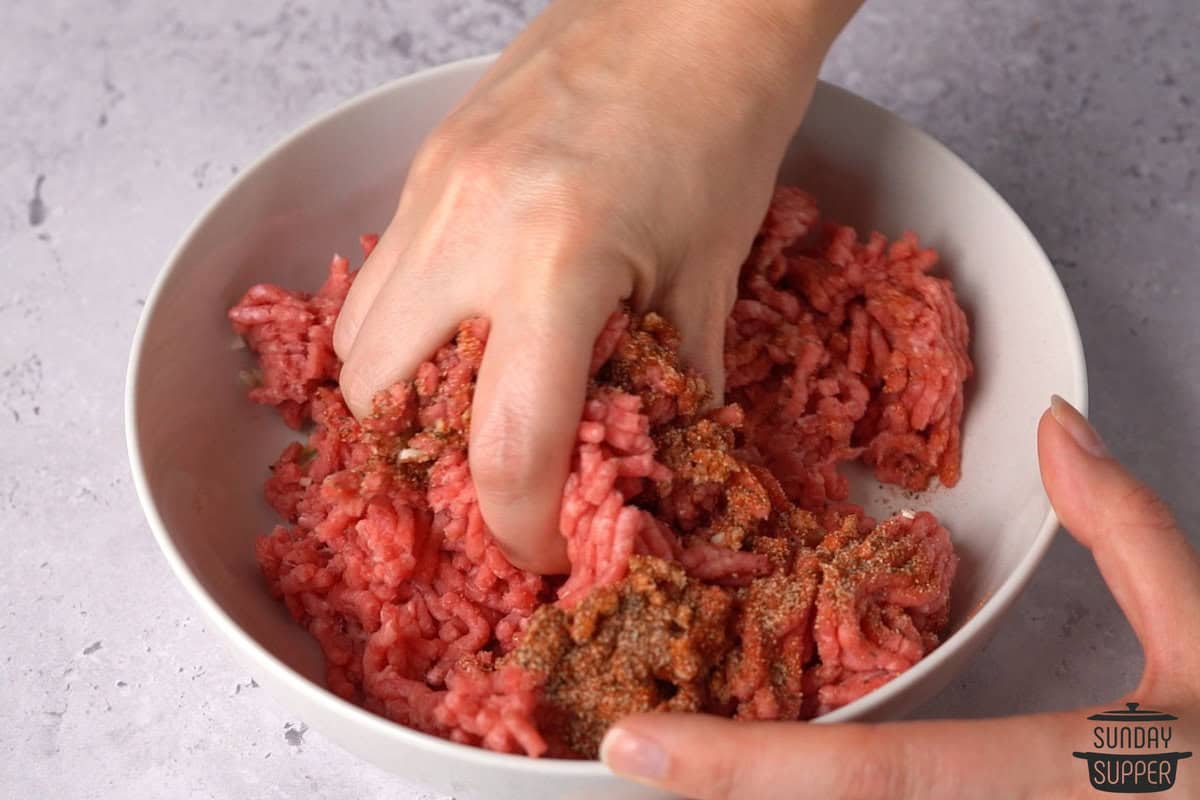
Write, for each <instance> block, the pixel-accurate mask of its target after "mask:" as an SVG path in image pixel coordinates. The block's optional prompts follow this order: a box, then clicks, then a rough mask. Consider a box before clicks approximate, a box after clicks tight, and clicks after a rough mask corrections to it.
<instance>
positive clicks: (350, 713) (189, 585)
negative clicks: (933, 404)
mask: <svg viewBox="0 0 1200 800" xmlns="http://www.w3.org/2000/svg"><path fill="white" fill-rule="evenodd" d="M496 57H497V56H496V54H487V55H481V56H476V57H473V58H467V59H461V60H458V61H452V62H448V63H445V64H441V65H439V66H436V67H432V68H429V69H424V70H419V71H417V72H414V73H411V74H409V75H406V76H403V77H400V78H397V79H395V80H392V81H388V82H387V83H384V84H382V85H381V86H378V87H376V88H374V89H371V90H368V91H366V92H363V93H361V94H358V95H356V96H354V97H352V98H351V99H349V100H347V101H345V102H343V103H341V104H339V105H337V106H336V107H334V108H333V109H331V110H329V111H326V112H324V113H321V114H319V115H317V116H316V117H314V118H312V119H310V120H309V121H308V122H306V123H305V124H303V125H302V126H300V127H299V128H298V129H297V130H295V131H294V132H292V133H291V134H289V135H287V136H286V137H284V138H283V139H281V140H280V141H278V142H277V143H276V144H275V145H273V146H272V147H271V148H270V149H269V150H267V152H266V153H265V154H264V155H262V156H261V157H259V158H258V159H256V160H255V162H254V163H253V164H252V165H251V166H250V167H249V168H248V169H245V170H243V171H242V172H241V174H240V175H238V176H237V177H236V178H235V179H234V180H233V181H232V182H231V183H230V184H229V185H228V186H227V187H226V188H225V189H224V190H223V191H222V192H221V193H220V194H219V195H218V196H217V197H216V198H215V199H214V200H213V201H212V202H211V203H210V204H209V205H208V206H207V208H205V210H204V212H203V213H202V214H200V216H199V217H198V218H197V219H196V221H195V222H193V223H192V224H191V225H190V226H189V227H188V229H187V231H186V232H185V234H184V235H183V237H182V239H180V241H179V243H178V244H177V245H176V246H175V247H174V249H173V250H172V251H171V254H170V256H169V257H168V258H167V261H166V263H165V265H164V267H163V268H162V270H161V271H160V272H159V274H158V276H157V277H156V278H155V280H154V283H153V286H152V288H151V289H150V292H149V294H148V295H147V298H146V304H145V307H144V308H143V309H142V312H141V315H140V317H139V319H138V324H137V327H136V329H135V331H134V334H133V340H132V343H131V348H130V354H129V362H128V369H127V373H126V383H125V438H126V447H127V450H128V456H129V464H130V471H131V473H132V477H133V484H134V487H135V490H136V492H137V496H138V500H139V502H140V503H141V506H142V510H143V512H144V514H145V516H146V520H147V522H148V523H149V525H150V529H151V531H152V533H153V534H154V538H155V539H156V541H157V542H158V546H159V548H160V549H161V550H162V553H163V555H164V557H165V558H166V560H167V563H168V564H170V566H171V570H172V572H174V574H175V577H176V578H177V579H178V580H179V581H180V583H182V584H183V586H184V588H185V589H186V590H187V592H188V594H189V595H191V597H192V599H193V600H194V601H195V602H196V603H197V605H199V607H200V609H201V610H202V611H203V612H204V613H205V615H206V616H207V617H208V619H209V621H210V622H211V623H212V625H213V626H214V627H215V628H216V629H218V630H219V631H220V632H221V633H222V634H224V636H225V637H226V639H227V640H228V641H229V642H230V643H232V644H233V645H234V646H236V647H237V648H238V649H239V650H240V651H241V652H243V653H244V654H245V655H246V656H247V657H248V658H249V659H250V660H251V661H252V662H253V663H254V664H255V665H256V666H257V668H258V669H260V670H262V671H263V672H268V673H270V676H271V679H272V680H273V681H274V682H275V683H276V684H277V685H280V686H283V687H285V688H287V689H289V690H291V691H293V692H296V693H298V694H300V695H302V696H304V697H305V698H307V700H308V701H309V702H311V703H314V704H316V705H318V706H320V707H321V710H322V712H323V713H324V714H326V715H329V716H334V717H340V718H341V719H342V720H343V721H344V722H345V723H346V724H348V725H350V726H353V727H356V728H360V729H363V730H364V732H367V733H370V734H372V735H375V736H381V737H384V738H385V739H391V740H392V741H394V742H395V743H396V744H397V745H404V746H408V747H411V748H415V749H417V750H423V751H426V752H430V753H431V754H436V755H438V756H441V757H444V758H458V759H462V760H465V761H467V762H471V763H473V764H474V765H476V766H478V767H489V768H499V769H505V770H516V771H519V772H531V773H537V774H539V775H550V776H555V775H556V776H562V777H570V778H575V779H585V778H599V777H605V776H609V775H611V773H610V772H609V770H608V768H607V767H606V766H605V765H604V764H603V763H601V762H599V761H571V760H564V759H544V758H529V757H527V756H524V755H514V754H508V753H496V752H492V751H490V750H484V749H482V748H479V747H472V746H470V745H464V744H458V743H456V742H451V741H449V740H446V739H442V738H439V737H437V736H434V735H432V734H427V733H423V732H421V731H418V730H416V729H414V728H409V727H407V726H404V725H401V724H399V723H396V722H392V721H391V720H388V719H385V718H384V717H380V716H377V715H375V714H373V713H371V712H369V711H367V710H366V709H363V708H361V707H359V706H357V705H354V704H353V703H351V702H349V701H347V700H343V699H342V698H340V697H338V696H337V695H335V694H333V693H332V692H331V691H329V690H328V689H327V688H326V687H324V686H321V685H318V684H317V683H316V682H314V681H311V680H309V679H308V678H306V677H305V676H303V675H301V674H300V673H299V672H297V671H295V670H294V669H292V668H291V667H289V666H288V665H287V664H285V663H284V662H283V661H281V660H280V659H279V658H278V657H276V656H275V655H274V654H273V653H271V652H270V651H269V650H267V649H266V648H265V647H263V646H262V645H261V644H260V643H259V642H258V641H257V640H256V639H255V638H254V637H252V636H251V635H250V634H249V633H247V632H246V631H245V630H244V629H242V627H241V626H240V625H238V624H237V623H236V622H235V621H234V620H233V618H232V617H230V616H229V614H228V613H226V611H225V609H224V608H222V607H221V606H220V604H218V603H217V601H216V600H215V599H214V598H213V596H212V595H211V594H209V592H208V591H207V590H206V589H205V588H204V586H203V585H202V584H201V583H200V580H199V578H197V576H196V575H195V573H193V572H192V570H191V569H190V568H189V567H188V565H187V564H186V563H185V561H184V559H183V556H182V555H181V553H180V551H179V549H178V548H177V547H176V546H175V543H174V540H173V538H172V536H171V534H170V533H169V532H168V530H167V527H166V525H165V524H164V522H163V518H162V515H161V514H160V513H159V510H158V507H157V506H156V504H155V501H154V497H153V496H152V494H151V491H150V486H149V481H148V478H147V475H146V469H145V464H144V462H143V459H142V452H141V445H140V442H139V441H138V429H139V408H138V398H137V393H138V392H137V388H138V386H139V384H140V382H141V379H142V373H141V360H142V353H143V350H144V349H145V344H146V334H147V329H148V327H149V322H150V320H151V318H152V317H153V316H154V314H155V311H156V309H157V306H158V301H159V299H160V296H161V295H162V293H163V292H164V291H165V289H166V286H167V284H168V283H169V282H170V279H171V277H172V275H173V274H174V273H175V272H176V270H177V269H178V268H179V264H180V263H181V258H182V256H183V255H184V253H185V252H186V251H187V250H188V249H190V247H191V245H192V242H193V240H194V239H196V238H197V237H198V235H199V233H200V231H201V230H202V229H203V228H204V227H205V226H206V225H207V224H208V223H209V221H210V219H211V218H212V217H213V216H214V215H215V214H216V212H217V209H219V208H220V207H221V206H222V205H224V204H225V202H226V201H227V200H228V198H229V197H230V196H231V195H232V194H234V193H235V192H237V191H238V190H239V189H240V188H241V186H242V185H243V184H244V183H246V182H248V181H252V180H254V179H255V177H256V176H257V174H258V173H259V172H260V171H262V169H263V168H264V167H265V165H266V164H268V163H269V162H271V161H274V160H275V159H277V158H280V157H281V154H282V153H283V151H285V150H286V149H288V148H289V147H290V146H291V145H292V144H294V143H295V142H297V141H299V140H301V139H303V138H304V137H306V136H308V135H309V134H310V133H311V132H312V131H313V130H314V129H315V128H318V127H320V126H322V125H324V124H326V123H329V122H331V121H332V120H333V119H335V118H337V117H340V116H342V115H344V114H346V113H348V112H350V111H351V110H353V109H355V108H358V107H360V106H362V105H365V104H368V103H372V102H375V101H376V100H377V99H378V98H380V97H382V96H384V95H387V94H390V93H393V92H396V91H398V90H401V89H402V88H403V87H407V86H412V85H416V84H419V83H424V82H428V81H436V80H438V79H440V78H443V77H445V76H447V75H455V74H462V73H467V74H470V73H474V72H478V71H481V70H482V68H484V67H485V66H486V65H488V64H489V63H491V62H492V61H493V60H494V59H495V58H496ZM820 83H821V85H820V87H819V88H818V91H819V92H827V93H832V94H834V95H838V96H839V99H840V100H841V101H842V102H848V103H850V104H851V105H857V106H858V107H859V108H860V109H861V110H862V111H864V112H866V113H870V114H880V113H882V114H884V115H887V116H888V117H891V118H892V121H893V122H894V123H895V124H898V125H900V126H901V127H902V128H906V129H908V130H907V131H906V133H907V134H908V135H915V136H916V137H917V138H918V139H920V140H924V143H926V144H928V145H932V146H933V147H934V148H935V149H937V150H940V151H942V153H943V154H944V155H945V156H947V157H948V159H949V160H948V163H949V165H950V167H951V168H952V169H955V170H958V171H960V172H962V173H964V174H965V175H966V177H967V179H968V180H969V181H970V182H973V183H974V184H976V186H977V188H979V189H981V190H982V191H983V192H984V193H985V194H986V195H989V196H990V197H991V199H993V200H995V201H998V203H999V204H1000V206H1001V207H1002V208H1003V212H1002V213H1003V214H1005V215H1007V216H1008V217H1009V218H1010V222H1012V223H1013V225H1014V230H1016V231H1017V235H1019V236H1021V237H1023V238H1025V239H1026V243H1027V244H1029V245H1031V246H1032V250H1033V252H1035V253H1036V254H1037V256H1038V259H1037V261H1038V266H1039V267H1040V268H1041V269H1042V270H1043V271H1044V272H1045V273H1046V276H1047V277H1048V278H1049V279H1050V285H1051V287H1052V293H1053V297H1052V299H1053V300H1054V301H1055V304H1056V306H1057V307H1058V308H1059V312H1060V313H1062V314H1065V321H1066V322H1067V323H1068V328H1069V330H1068V332H1067V333H1068V336H1067V338H1068V341H1067V343H1066V344H1067V346H1068V348H1069V351H1070V358H1071V360H1072V362H1073V366H1074V371H1075V374H1074V375H1073V376H1072V379H1073V384H1074V385H1072V386H1069V387H1063V388H1064V391H1070V392H1071V394H1072V397H1073V398H1075V404H1076V406H1077V407H1078V408H1079V410H1080V412H1081V413H1084V414H1086V413H1087V389H1088V385H1087V365H1086V361H1085V357H1084V351H1083V342H1082V339H1081V337H1080V333H1079V326H1078V324H1077V321H1076V318H1075V313H1074V310H1073V309H1072V307H1071V304H1070V301H1069V299H1068V297H1067V294H1066V290H1065V289H1064V288H1063V286H1062V283H1061V282H1060V281H1059V279H1058V275H1057V273H1055V271H1054V267H1053V265H1052V263H1051V262H1050V259H1049V258H1048V257H1047V255H1046V253H1045V251H1044V250H1043V249H1042V247H1041V245H1040V244H1039V243H1038V242H1037V239H1036V238H1035V237H1034V235H1033V233H1032V232H1031V231H1030V230H1029V228H1028V226H1027V225H1026V224H1025V222H1024V221H1023V220H1022V219H1021V218H1020V216H1019V215H1018V214H1017V212H1016V211H1015V210H1014V209H1013V208H1012V207H1011V206H1010V205H1009V204H1008V202H1007V201H1006V200H1005V199H1004V197H1003V196H1002V195H1001V194H1000V193H999V192H998V191H997V190H996V189H995V188H994V187H993V186H992V185H991V184H990V183H988V182H987V181H986V180H985V179H984V178H983V177H982V176H981V175H980V174H979V173H978V172H976V171H975V170H974V169H973V168H972V167H971V166H970V165H968V164H967V163H966V162H965V161H964V160H963V159H962V158H961V157H959V156H958V155H957V154H956V153H955V152H954V151H952V150H951V149H950V148H949V147H947V146H946V145H944V144H942V143H941V142H940V141H938V140H937V139H936V138H935V137H933V136H932V135H930V134H928V133H926V132H925V131H923V130H921V129H920V128H917V127H916V126H915V125H912V124H911V123H909V122H907V121H906V120H904V119H903V118H901V117H900V116H899V115H897V114H895V113H894V112H892V111H889V110H888V109H886V108H883V107H882V106H880V105H878V104H876V103H874V102H872V101H870V100H867V99H865V98H863V97H860V96H859V95H857V94H854V93H853V92H850V91H849V90H846V89H843V88H841V87H839V86H836V85H834V84H831V83H828V82H826V81H821V82H820ZM1057 530H1058V519H1057V517H1056V516H1055V514H1054V511H1053V509H1050V510H1048V511H1047V513H1046V516H1045V518H1044V519H1043V520H1042V524H1041V527H1040V528H1039V530H1038V533H1037V536H1036V537H1035V538H1034V540H1033V543H1032V545H1031V546H1030V548H1029V549H1028V551H1027V552H1026V553H1025V555H1024V556H1023V557H1022V558H1021V560H1020V561H1019V562H1018V563H1017V566H1016V567H1015V568H1014V569H1013V571H1012V572H1011V573H1010V574H1009V575H1008V577H1007V578H1005V579H1004V582H1003V583H1002V584H1001V586H1000V587H999V589H997V590H996V591H995V592H994V593H992V595H991V596H989V597H988V598H987V599H986V600H984V602H983V603H982V604H980V606H979V607H978V608H977V609H976V610H975V611H974V612H973V613H972V614H971V615H970V617H969V618H968V619H967V621H966V622H964V623H963V625H962V626H961V627H960V628H959V629H958V630H957V631H955V632H954V634H953V635H952V636H951V637H950V638H949V639H947V641H946V642H944V643H943V644H942V645H941V646H940V647H938V648H937V649H935V650H934V651H933V652H932V653H930V654H929V655H927V656H926V657H925V658H923V659H921V660H920V661H919V662H917V664H915V665H914V666H913V667H912V668H910V669H909V670H907V671H906V672H904V673H903V674H902V675H900V676H899V677H898V678H896V679H894V680H892V681H890V682H889V683H887V684H886V685H884V686H881V687H879V688H878V689H876V690H874V691H872V692H870V693H868V694H867V695H865V696H863V697H862V698H860V699H858V700H855V701H854V702H853V703H850V704H848V705H846V706H843V707H842V708H839V709H837V710H835V711H833V712H831V713H829V714H826V715H824V716H822V717H818V718H817V719H816V720H814V722H815V723H817V724H827V723H834V722H841V721H847V720H850V719H854V718H858V717H860V716H864V715H866V714H869V713H870V712H872V711H873V710H875V709H876V708H878V707H879V706H880V705H882V704H883V703H885V702H886V701H888V700H890V699H892V698H893V697H895V696H896V695H898V694H901V693H902V692H903V691H904V690H905V689H907V688H908V687H909V686H911V685H913V684H914V683H916V682H918V681H919V680H921V679H922V678H923V677H924V676H926V675H927V674H929V673H931V672H933V671H935V670H936V669H938V668H939V667H940V665H941V664H943V663H944V662H946V661H948V660H949V659H950V658H951V657H952V656H953V655H954V654H955V652H956V651H957V650H958V648H957V647H954V646H952V645H951V642H954V641H955V640H958V641H962V642H966V641H968V640H970V639H971V638H973V637H974V636H975V635H978V634H981V633H983V632H984V630H985V629H986V628H987V627H988V626H990V625H991V624H993V623H994V622H996V621H997V620H998V619H999V618H1000V616H1001V615H1002V614H1003V612H1004V611H1005V610H1006V609H1007V608H1008V607H1009V606H1010V605H1011V604H1012V603H1013V601H1014V600H1015V599H1016V597H1017V596H1018V595H1019V594H1020V592H1021V591H1022V590H1023V589H1024V588H1025V586H1026V585H1027V584H1028V582H1029V580H1030V578H1031V577H1032V575H1033V572H1034V570H1035V569H1036V567H1037V565H1038V564H1039V563H1040V562H1041V560H1042V558H1043V557H1044V556H1045V553H1046V551H1047V549H1048V548H1049V546H1050V543H1051V542H1052V541H1053V539H1054V535H1055V533H1056V532H1057Z"/></svg>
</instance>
